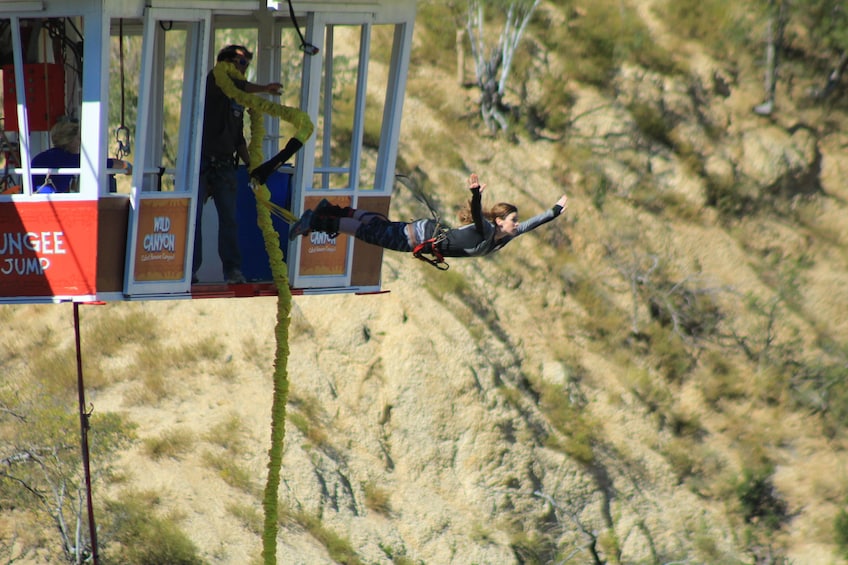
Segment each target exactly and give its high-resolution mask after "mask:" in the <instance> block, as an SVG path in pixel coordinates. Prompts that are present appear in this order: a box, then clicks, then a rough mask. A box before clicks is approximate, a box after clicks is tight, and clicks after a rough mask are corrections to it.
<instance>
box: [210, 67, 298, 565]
mask: <svg viewBox="0 0 848 565" xmlns="http://www.w3.org/2000/svg"><path fill="white" fill-rule="evenodd" d="M212 73H213V76H214V77H215V82H216V83H217V84H218V86H219V87H220V88H221V90H222V91H223V92H224V94H226V95H227V96H229V97H230V98H233V99H235V100H236V101H237V102H238V103H239V104H241V105H243V106H246V107H247V108H249V114H250V144H249V146H248V151H249V153H250V164H251V169H252V168H253V167H255V166H257V165H259V164H260V163H262V161H263V156H262V138H263V137H264V135H265V127H264V125H263V123H262V120H263V115H264V114H271V115H274V116H277V117H279V118H281V119H284V120H286V121H288V122H290V123H292V124H294V126H295V127H296V128H297V133H296V134H295V137H296V138H297V139H298V140H300V141H301V142H305V141H306V140H307V139H308V138H309V136H310V135H312V129H313V125H312V120H310V119H309V116H308V115H307V114H306V113H304V112H302V111H300V110H298V109H296V108H290V107H287V106H280V105H277V104H274V103H272V102H269V101H267V100H265V99H264V98H260V97H259V96H255V95H252V94H248V93H245V92H243V91H242V90H240V89H239V88H238V87H236V85H235V84H234V83H233V79H240V80H244V75H242V74H241V73H240V72H239V71H238V69H236V67H235V66H234V65H233V64H232V63H229V62H226V61H222V62H219V63H218V64H216V65H215V67H214V68H213V69H212ZM254 195H255V196H256V222H257V224H258V225H259V229H260V230H261V231H262V237H263V239H264V240H265V251H266V252H267V253H268V261H269V263H270V265H271V277H272V279H273V281H274V285H275V286H276V287H277V326H276V329H275V331H274V333H275V334H276V338H277V348H276V351H275V355H274V397H273V402H272V404H271V447H270V449H269V450H268V478H267V482H266V483H265V494H264V497H263V499H262V508H263V509H264V511H265V525H264V529H263V533H262V559H263V562H264V563H265V565H273V564H275V563H276V562H277V501H278V492H279V487H280V469H281V468H282V463H283V444H284V442H285V436H286V403H287V402H288V396H289V381H288V371H287V364H288V358H289V321H290V315H291V300H292V297H291V289H290V288H289V278H288V269H287V267H286V263H285V261H284V260H283V259H284V258H283V252H282V249H281V248H280V235H279V234H278V233H277V230H275V229H274V225H273V223H272V222H271V212H272V210H273V211H274V212H275V213H277V214H278V215H279V214H285V213H287V214H288V215H291V212H289V211H288V210H286V209H285V208H283V207H281V206H278V205H277V204H274V203H273V202H271V192H270V191H269V190H268V187H267V186H265V185H261V186H257V187H255V189H254ZM284 217H285V216H284Z"/></svg>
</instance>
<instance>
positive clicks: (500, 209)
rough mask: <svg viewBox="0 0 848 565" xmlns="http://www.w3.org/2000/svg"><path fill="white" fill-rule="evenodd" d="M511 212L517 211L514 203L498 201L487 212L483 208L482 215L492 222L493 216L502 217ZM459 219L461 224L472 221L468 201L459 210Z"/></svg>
mask: <svg viewBox="0 0 848 565" xmlns="http://www.w3.org/2000/svg"><path fill="white" fill-rule="evenodd" d="M513 212H518V208H517V207H516V206H515V205H514V204H510V203H509V202H498V203H497V204H495V205H494V206H492V209H491V210H489V211H488V212H486V211H485V210H484V211H483V217H484V218H486V219H487V220H489V221H490V222H494V221H495V218H501V219H504V218H506V217H507V216H509V215H510V214H512V213H513ZM459 221H460V223H461V224H462V225H466V224H473V223H474V217H473V216H472V215H471V202H470V201H469V202H468V204H466V205H465V208H463V209H462V210H460V211H459Z"/></svg>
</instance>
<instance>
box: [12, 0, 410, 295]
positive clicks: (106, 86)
mask: <svg viewBox="0 0 848 565" xmlns="http://www.w3.org/2000/svg"><path fill="white" fill-rule="evenodd" d="M414 19H415V1H414V0H363V1H354V2H345V1H338V0H321V1H306V0H301V1H297V0H294V1H292V2H291V4H289V3H288V2H271V1H268V0H176V1H171V0H19V1H18V0H11V1H8V0H4V1H3V2H0V72H2V92H0V96H2V105H1V106H0V107H2V124H0V131H2V135H0V166H1V167H3V169H2V171H3V178H2V184H0V303H26V302H64V301H72V302H89V301H117V300H145V299H184V298H198V297H230V296H257V295H264V294H273V293H275V292H276V290H275V289H274V287H273V285H272V284H271V283H270V269H269V267H268V265H267V262H268V261H267V256H266V255H265V251H264V243H263V241H262V238H261V235H260V233H259V231H258V228H257V227H256V205H255V201H254V196H253V192H252V190H251V186H250V183H249V182H248V176H247V172H246V170H244V169H242V170H241V171H240V172H239V179H240V187H239V245H240V248H241V250H242V255H243V265H242V267H243V268H242V271H243V272H244V274H245V275H246V277H247V279H248V282H247V283H246V284H238V285H227V284H226V283H225V282H224V281H223V275H222V272H221V268H220V263H219V260H218V257H217V243H216V241H217V225H216V214H215V209H214V206H213V205H212V203H209V204H208V205H206V206H205V207H204V209H203V220H202V221H203V230H202V233H203V236H204V242H203V251H204V257H203V267H202V269H201V271H200V272H199V273H198V275H199V279H200V280H199V282H198V283H197V284H192V282H191V275H192V273H191V266H192V259H193V257H192V254H193V249H194V246H193V242H194V233H195V220H194V219H195V216H196V209H197V206H198V205H199V203H198V199H197V187H198V177H199V165H200V145H201V133H202V131H201V130H202V122H203V120H202V117H203V109H204V92H205V81H206V75H207V73H208V72H209V71H210V69H211V68H212V66H213V65H214V62H215V55H216V53H217V52H218V50H219V49H220V48H221V47H224V46H225V45H226V44H229V43H243V42H244V43H245V44H247V42H251V43H253V42H255V43H253V44H251V45H247V46H248V47H249V48H250V49H251V50H252V51H253V52H254V59H253V63H254V64H253V65H251V68H250V71H249V74H248V77H247V78H248V80H250V81H251V82H256V83H269V82H281V83H283V84H284V93H283V97H282V98H281V97H279V96H271V95H267V97H268V99H269V100H272V101H276V102H280V103H284V104H286V105H289V106H296V107H299V108H300V109H301V110H303V111H305V112H306V113H307V114H308V115H309V116H310V118H311V119H312V121H313V123H314V124H315V130H314V133H313V135H312V137H311V138H310V139H309V140H308V142H307V143H306V144H305V145H304V147H303V148H302V149H301V150H300V151H299V152H298V153H297V155H296V157H295V158H294V159H293V160H292V162H290V163H288V164H287V165H286V166H284V167H283V168H281V169H280V170H279V171H278V172H276V173H274V174H273V175H272V177H271V178H270V179H269V181H268V188H269V190H270V191H271V194H272V201H273V202H275V203H276V204H279V205H280V206H282V207H284V208H287V209H289V210H291V211H292V212H293V213H294V214H295V215H296V216H299V215H300V213H301V212H302V211H303V210H304V209H306V208H310V207H313V206H314V205H315V204H317V202H318V201H320V200H321V199H322V198H327V199H328V200H330V201H332V202H334V203H338V204H342V205H351V206H355V207H359V208H365V209H369V210H374V211H377V212H383V213H387V212H388V208H389V203H390V200H391V196H392V190H393V187H394V184H395V183H394V178H395V175H394V170H395V162H396V159H397V145H398V137H399V132H400V123H401V114H402V108H403V98H404V91H405V87H406V76H407V70H408V65H409V55H410V49H411V43H412V31H413V23H414ZM246 36H247V37H249V39H247V40H242V38H243V37H246ZM313 47H314V48H313ZM316 51H317V52H316ZM61 120H77V121H78V122H79V125H80V131H81V144H80V159H79V165H78V166H73V167H69V168H56V169H45V168H35V167H33V166H32V159H33V157H34V156H35V155H37V154H38V153H40V152H41V151H44V150H46V149H48V148H50V147H51V139H50V133H49V131H50V129H51V128H52V127H53V126H54V125H55V124H56V123H57V122H59V121H61ZM245 122H246V123H247V122H249V120H248V119H247V117H246V118H245ZM286 127H287V124H285V123H284V122H283V123H280V122H278V120H277V119H276V118H274V117H270V116H266V117H265V132H266V135H265V138H264V139H263V140H262V144H263V151H264V154H265V157H266V158H268V157H271V156H273V155H275V154H276V153H277V152H278V150H279V149H280V148H281V147H282V146H283V145H284V144H285V142H286V141H287V140H288V138H289V137H291V134H292V132H290V131H287V129H286ZM246 136H248V137H249V131H247V132H246ZM114 158H120V159H123V160H125V161H129V162H131V163H132V165H133V166H132V169H131V173H130V174H129V175H127V174H126V173H127V172H128V171H127V170H124V169H118V168H110V166H109V165H110V163H112V161H111V159H114ZM50 175H68V176H71V177H73V179H74V182H73V184H72V186H73V188H72V189H71V191H70V192H45V191H44V190H43V185H36V181H35V180H34V179H41V178H43V177H44V176H47V178H48V179H49V178H50ZM43 184H46V183H43ZM276 227H277V230H278V231H279V232H280V241H281V245H282V246H283V253H284V257H285V260H286V263H287V265H288V268H289V280H290V281H291V287H292V292H293V293H294V294H304V293H343V292H351V293H373V292H380V291H381V281H380V271H381V266H382V250H380V249H379V248H376V247H374V246H371V245H368V244H365V243H362V242H359V241H357V240H354V239H352V238H349V237H347V236H344V235H339V236H337V237H335V238H328V237H327V236H326V235H324V234H311V235H307V236H306V237H302V238H297V239H296V240H295V241H293V242H289V240H288V237H287V235H288V225H287V224H286V223H285V222H282V221H279V222H277V223H276Z"/></svg>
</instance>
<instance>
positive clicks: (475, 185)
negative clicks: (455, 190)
mask: <svg viewBox="0 0 848 565" xmlns="http://www.w3.org/2000/svg"><path fill="white" fill-rule="evenodd" d="M485 188H486V185H485V184H480V179H478V178H477V175H476V174H474V173H471V176H469V177H468V189H469V190H475V189H477V190H479V191H480V192H483V189H485Z"/></svg>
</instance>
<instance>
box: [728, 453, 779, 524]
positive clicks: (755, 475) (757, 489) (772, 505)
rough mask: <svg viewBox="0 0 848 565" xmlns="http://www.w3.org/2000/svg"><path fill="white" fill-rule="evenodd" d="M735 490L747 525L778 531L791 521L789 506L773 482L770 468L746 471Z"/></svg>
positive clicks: (747, 469)
mask: <svg viewBox="0 0 848 565" xmlns="http://www.w3.org/2000/svg"><path fill="white" fill-rule="evenodd" d="M735 490H736V496H737V499H738V501H739V506H740V511H741V514H742V518H743V519H744V520H745V522H746V523H748V524H755V525H757V526H761V527H763V528H764V529H766V530H777V529H779V528H780V527H781V526H782V525H783V524H784V523H785V522H786V521H787V520H788V519H789V515H788V510H789V509H788V506H787V504H786V501H784V500H783V498H782V497H781V496H780V493H779V492H778V490H777V489H776V488H775V486H774V483H773V482H772V470H771V469H770V468H762V469H750V468H746V469H744V471H743V472H742V478H741V479H740V480H739V481H738V482H737V483H736V488H735Z"/></svg>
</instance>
